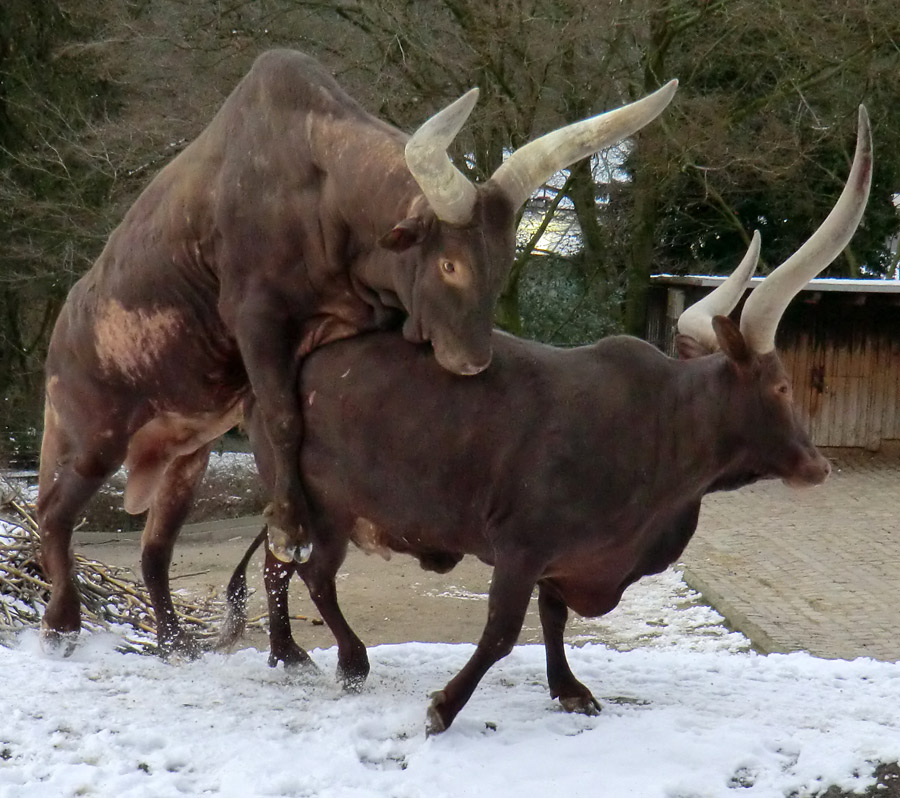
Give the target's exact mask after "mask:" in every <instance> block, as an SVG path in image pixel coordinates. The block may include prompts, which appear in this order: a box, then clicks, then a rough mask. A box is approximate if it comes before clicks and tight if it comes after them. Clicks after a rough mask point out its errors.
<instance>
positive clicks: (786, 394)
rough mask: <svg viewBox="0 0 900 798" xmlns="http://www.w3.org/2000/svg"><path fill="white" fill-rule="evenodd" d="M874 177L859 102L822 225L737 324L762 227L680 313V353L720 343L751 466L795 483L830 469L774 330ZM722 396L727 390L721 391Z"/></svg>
mask: <svg viewBox="0 0 900 798" xmlns="http://www.w3.org/2000/svg"><path fill="white" fill-rule="evenodd" d="M871 181H872V136H871V131H870V129H869V119H868V115H867V114H866V111H865V108H863V107H860V109H859V131H858V135H857V142H856V154H855V155H854V158H853V166H852V168H851V170H850V177H849V178H848V179H847V184H846V186H844V190H843V192H842V193H841V196H840V198H839V199H838V201H837V204H836V205H835V206H834V208H833V209H832V211H831V213H830V214H829V215H828V218H827V219H826V220H825V221H824V222H823V223H822V225H821V227H819V229H818V230H817V231H816V232H815V233H813V235H812V236H811V237H810V238H809V240H808V241H806V243H805V244H803V246H802V247H800V249H798V250H797V251H796V252H795V253H794V254H793V255H791V257H790V258H788V259H787V260H786V261H785V262H784V263H782V264H781V265H780V266H779V267H778V268H777V269H775V270H774V271H773V272H772V273H771V274H769V275H768V276H767V277H766V278H765V280H763V281H762V283H760V284H759V285H758V286H757V287H756V288H755V289H754V291H753V292H752V293H751V294H750V296H749V297H748V298H747V301H746V303H745V304H744V308H743V311H742V313H741V321H740V326H738V325H737V324H735V323H734V322H733V321H732V320H731V319H730V318H728V314H729V313H730V312H731V311H732V310H733V309H734V307H735V306H736V304H737V302H738V300H739V299H740V298H741V296H742V295H743V293H744V291H745V289H746V288H747V286H748V285H749V282H750V277H751V275H752V273H753V270H754V269H755V268H756V262H757V259H758V257H759V233H754V235H753V241H752V242H751V245H750V249H749V250H748V252H747V255H746V256H745V258H744V260H743V261H742V262H741V264H740V266H738V268H737V269H736V270H735V272H734V273H733V274H732V275H731V276H730V277H729V278H728V279H727V280H726V281H725V282H724V283H723V284H722V285H720V286H719V287H718V288H717V289H716V290H715V291H713V292H712V293H711V294H709V295H708V296H707V297H705V298H704V299H702V300H701V301H700V302H698V303H696V304H695V305H692V306H691V307H690V308H688V309H687V310H685V311H684V313H682V314H681V317H680V318H679V320H678V330H679V333H680V335H679V338H678V348H679V351H680V353H681V354H682V356H683V357H694V356H697V355H700V354H704V353H708V352H711V351H715V350H721V352H722V353H723V354H724V356H725V357H726V358H727V360H728V364H729V375H730V379H731V388H732V390H729V391H728V392H727V396H728V399H727V404H728V406H727V411H726V412H727V413H728V414H729V416H730V417H732V418H733V419H734V425H733V426H732V427H731V431H732V434H733V436H734V437H733V438H732V442H733V441H734V439H735V438H736V439H737V446H735V447H734V450H735V451H740V452H741V453H742V456H743V457H744V459H745V466H746V468H747V470H748V473H751V474H755V475H757V476H760V477H762V476H777V477H780V478H781V479H782V480H783V481H784V482H785V483H787V484H789V485H791V486H795V487H796V486H801V485H818V484H820V483H821V482H823V481H824V480H825V478H826V477H827V476H828V474H829V473H830V471H831V467H830V465H829V463H828V461H827V460H826V459H825V458H824V457H823V456H822V454H821V453H820V452H819V451H818V449H816V447H815V446H814V445H813V443H812V441H810V439H809V436H808V435H807V434H806V432H805V430H804V429H803V427H802V425H801V423H800V421H799V419H798V417H797V412H796V409H795V406H794V402H793V397H792V394H791V383H790V379H789V378H788V375H787V372H786V371H785V368H784V366H783V365H782V363H781V359H780V358H779V357H778V353H777V352H776V351H775V331H776V329H777V327H778V322H779V321H780V320H781V316H782V314H783V313H784V311H785V308H786V307H787V305H788V303H789V302H790V301H791V300H792V299H793V298H794V296H796V294H797V293H798V292H799V291H800V290H801V289H802V288H803V287H804V286H805V285H806V284H807V283H808V282H809V281H810V280H811V279H812V278H813V277H815V276H816V275H817V274H819V272H821V271H822V270H823V269H825V267H826V266H828V264H829V263H831V261H832V260H834V259H835V258H836V257H837V256H838V255H839V254H840V252H841V250H843V249H844V247H845V246H846V245H847V243H848V242H849V241H850V238H851V237H852V236H853V234H854V232H855V231H856V228H857V226H858V225H859V222H860V219H861V218H862V214H863V211H864V210H865V207H866V201H867V200H868V196H869V188H870V185H871ZM723 399H724V397H723Z"/></svg>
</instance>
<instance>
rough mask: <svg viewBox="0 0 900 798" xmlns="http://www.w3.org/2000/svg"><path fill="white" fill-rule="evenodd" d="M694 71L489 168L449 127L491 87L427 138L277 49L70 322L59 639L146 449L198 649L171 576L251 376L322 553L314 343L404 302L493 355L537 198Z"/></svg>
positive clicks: (460, 347) (162, 191) (471, 352)
mask: <svg viewBox="0 0 900 798" xmlns="http://www.w3.org/2000/svg"><path fill="white" fill-rule="evenodd" d="M674 90H675V85H674V82H673V83H672V84H669V85H668V86H666V87H664V88H663V89H660V90H659V91H658V92H656V93H655V94H654V95H651V96H650V97H648V98H645V99H643V100H640V101H638V102H637V103H633V104H631V105H629V106H625V107H624V108H621V109H618V110H616V111H612V112H610V113H608V114H604V115H601V116H598V117H593V118H592V119H589V120H585V121H584V122H579V123H576V124H574V125H571V126H569V127H566V128H563V129H561V130H558V131H554V132H552V133H549V134H547V135H546V136H543V137H541V138H539V139H537V140H536V141H533V142H531V143H530V144H527V145H526V146H524V147H523V148H521V149H520V150H518V151H517V152H515V153H513V154H512V155H511V156H510V157H509V159H508V160H507V161H506V162H505V163H504V164H503V165H501V167H500V168H499V169H498V170H497V171H496V172H495V173H494V175H493V176H492V178H491V179H490V180H488V181H487V182H486V183H484V184H483V185H474V184H473V183H471V182H469V180H467V179H466V178H465V177H464V176H463V175H462V173H460V172H459V171H457V170H456V169H455V168H454V167H453V166H452V164H451V163H450V160H449V158H448V156H447V154H446V148H447V146H448V145H449V143H450V142H451V140H452V139H453V137H454V136H455V135H456V133H457V132H458V130H459V129H460V127H461V126H462V124H463V123H464V121H465V119H466V117H467V116H468V114H469V112H470V111H471V109H472V106H473V104H474V102H475V99H476V95H477V93H476V91H475V90H473V91H471V92H469V93H468V94H466V95H465V96H463V97H462V98H460V99H459V100H457V101H456V102H454V103H453V104H452V105H450V106H449V107H447V108H446V109H444V110H443V111H441V112H440V113H438V114H437V115H435V116H434V117H432V118H431V119H430V120H428V121H427V122H426V123H425V124H424V125H423V126H422V127H421V128H420V129H419V130H418V131H417V132H416V133H415V134H414V135H413V136H412V137H407V136H406V135H405V134H403V133H402V132H400V131H399V130H397V129H395V128H393V127H391V126H390V125H387V124H385V123H384V122H381V121H379V120H378V119H376V118H374V117H372V116H370V115H369V114H367V113H366V112H365V111H364V110H363V109H362V108H360V106H359V105H358V104H357V103H356V102H355V101H354V100H352V99H351V98H350V97H349V96H347V94H345V93H344V92H343V90H342V89H341V88H340V87H339V86H338V85H337V83H335V81H334V80H333V79H332V78H331V77H330V76H329V75H328V74H327V73H326V72H325V71H324V70H323V69H322V68H321V67H320V66H319V65H318V64H317V63H316V61H314V60H313V59H311V58H309V57H307V56H305V55H302V54H300V53H296V52H291V51H273V52H271V53H267V54H265V55H263V56H261V57H260V58H259V59H258V60H257V61H256V63H255V64H254V66H253V68H252V69H251V71H250V72H249V74H248V75H247V76H246V77H245V78H244V79H243V80H242V81H241V82H240V84H239V85H238V86H237V88H235V90H234V91H233V92H232V94H231V95H230V96H229V97H228V99H227V100H226V101H225V103H224V105H223V106H222V108H221V110H220V111H219V112H218V113H217V114H216V116H215V117H214V118H213V120H212V122H211V123H210V124H209V126H208V127H207V128H206V129H205V130H204V131H203V132H202V133H201V134H200V135H199V136H198V137H197V139H196V140H195V141H193V142H192V143H191V144H190V145H189V146H188V147H187V148H186V149H185V150H184V151H183V152H182V153H181V154H180V155H178V157H176V158H175V159H174V160H173V161H172V162H171V163H170V164H168V165H167V166H166V167H165V168H164V169H163V170H162V171H161V172H160V173H159V174H158V175H157V176H156V178H155V179H154V180H153V181H152V182H151V183H150V185H149V186H148V187H147V189H146V190H145V191H144V192H143V193H142V194H141V196H140V197H139V198H138V199H137V201H136V202H135V203H134V205H133V206H132V208H131V209H130V210H129V211H128V213H127V214H126V216H125V218H124V220H123V221H122V224H121V225H120V226H119V227H118V228H117V229H116V230H115V231H114V232H113V233H112V235H111V236H110V239H109V241H108V243H107V245H106V247H105V249H104V250H103V252H102V254H101V255H100V257H99V258H98V260H97V262H96V263H95V264H94V266H93V268H92V269H91V270H90V271H89V272H88V273H87V274H86V275H85V276H84V277H83V278H82V279H81V280H79V281H78V283H77V284H76V285H75V286H74V287H73V288H72V290H71V292H70V294H69V297H68V299H67V301H66V304H65V306H64V307H63V310H62V312H61V313H60V316H59V319H58V321H57V324H56V328H55V329H54V332H53V337H52V339H51V342H50V349H49V354H48V358H47V382H46V393H47V399H46V410H45V426H44V440H43V445H42V450H41V468H40V488H39V496H38V520H39V523H40V527H41V536H42V547H43V561H44V568H45V571H46V574H47V576H48V577H49V578H50V580H51V582H52V585H53V593H52V598H51V601H50V604H49V606H48V608H47V612H46V614H45V616H44V637H45V639H46V640H47V641H49V642H51V643H54V644H60V643H64V648H65V649H67V650H68V649H69V646H70V644H71V640H72V639H73V638H74V636H75V635H76V634H77V632H78V629H79V627H80V607H79V597H78V592H77V589H76V587H75V583H74V581H73V579H72V555H71V551H70V543H71V537H72V527H73V524H74V523H75V521H76V519H77V517H78V515H79V513H80V512H81V511H82V509H83V507H84V505H85V504H86V502H87V501H88V499H89V498H90V497H91V496H92V495H93V494H94V493H95V492H96V490H97V489H98V488H99V487H100V485H101V484H102V483H103V482H104V481H105V480H106V479H107V477H109V475H110V474H111V473H112V472H114V471H115V470H116V469H117V468H119V466H121V465H122V464H123V463H124V464H125V466H126V467H127V469H128V472H129V476H128V483H127V487H126V491H125V508H126V510H128V511H129V512H131V513H139V512H142V511H144V510H148V509H149V516H148V519H147V525H146V528H145V530H144V534H143V538H142V570H143V575H144V579H145V582H146V584H147V586H148V589H149V591H150V596H151V600H152V602H153V605H154V607H155V610H156V617H157V630H158V635H159V640H160V645H161V647H162V649H163V650H164V651H166V650H169V649H171V648H173V647H175V648H179V649H184V650H190V649H191V643H190V640H189V639H188V638H187V637H186V636H185V635H184V634H183V633H182V632H181V631H180V629H179V627H178V623H177V620H176V617H175V613H174V611H173V608H172V603H171V599H170V595H169V585H168V566H169V562H170V558H171V552H172V546H173V544H174V541H175V538H176V536H177V534H178V531H179V529H180V526H181V523H182V521H183V520H184V515H185V512H186V508H187V507H188V506H189V504H190V498H191V495H192V493H193V491H194V489H195V487H196V485H197V483H198V482H199V480H200V479H201V478H202V475H203V473H204V471H205V468H206V463H207V460H208V456H209V451H210V447H211V445H212V442H213V441H214V440H215V439H216V438H218V437H219V436H220V435H221V434H222V433H224V432H225V431H226V430H228V429H229V428H231V427H232V426H234V425H235V423H236V422H237V421H238V420H239V418H240V415H241V407H242V402H243V400H244V399H245V397H247V396H248V395H249V393H250V392H251V391H252V393H253V394H255V396H256V397H257V400H258V412H259V414H260V417H261V419H262V424H263V426H264V428H265V435H266V437H267V439H268V440H269V441H270V442H271V445H272V452H273V456H272V464H273V469H274V471H273V475H272V481H271V483H270V487H271V492H272V495H271V498H272V502H271V504H270V505H269V507H268V508H267V516H268V518H269V527H270V539H271V542H272V543H273V549H274V550H275V551H276V552H277V553H278V554H279V556H281V557H282V558H283V559H290V558H291V557H292V556H297V557H298V558H300V559H302V558H303V557H304V556H308V546H307V545H306V544H307V542H308V541H307V536H306V533H305V531H304V528H305V526H306V524H307V519H308V508H307V506H306V501H305V495H304V491H303V489H302V483H301V481H300V475H299V473H298V469H297V464H298V456H299V455H298V452H299V450H300V445H301V441H302V437H303V424H302V416H301V412H300V409H299V406H298V403H297V394H296V390H295V385H296V379H297V369H298V365H299V362H300V360H301V359H302V358H303V357H305V356H306V355H307V354H308V353H309V352H310V351H311V350H313V349H315V348H316V347H318V346H320V345H322V344H324V343H327V342H328V341H332V340H335V339H339V338H346V337H348V336H352V335H355V334H356V333H358V332H361V331H364V330H371V329H378V328H385V327H393V326H397V325H399V324H400V323H402V324H403V333H404V335H405V336H406V337H407V338H408V339H410V340H412V341H416V342H424V341H429V342H430V343H431V345H432V347H433V351H434V354H435V356H436V358H437V361H438V362H439V363H440V364H441V365H442V366H443V367H444V368H445V369H448V370H449V371H450V372H454V373H455V374H475V373H477V372H479V371H481V370H482V369H484V368H485V367H487V365H488V364H489V362H490V360H491V336H490V331H491V320H492V313H493V309H494V305H495V302H496V299H497V296H498V294H499V291H500V289H501V286H502V285H503V282H504V279H505V277H506V275H507V273H508V271H509V269H510V266H511V264H512V258H513V248H514V224H515V222H514V220H515V216H516V213H517V210H518V208H519V207H520V206H521V205H522V204H523V203H524V202H525V200H526V199H527V197H528V196H529V194H530V193H531V192H532V191H533V190H534V189H535V188H537V187H538V186H539V185H540V184H541V183H542V182H544V181H545V180H546V179H547V178H548V177H549V176H550V175H551V174H553V173H554V172H555V171H557V170H558V169H560V168H563V167H564V166H566V165H568V164H569V163H571V162H573V161H575V160H577V159H579V158H582V157H584V156H585V155H587V154H589V153H591V152H594V151H596V150H597V149H600V148H603V147H605V146H609V145H611V144H612V143H614V142H615V141H618V140H619V139H621V138H622V137H624V136H628V135H630V134H632V133H633V132H634V131H636V130H638V129H639V128H640V127H641V126H643V125H644V124H646V123H647V122H649V121H650V120H651V119H652V118H653V117H655V116H656V115H657V114H658V113H660V111H661V110H662V109H663V108H664V107H665V106H666V104H667V103H668V102H669V100H670V99H671V97H672V95H673V93H674Z"/></svg>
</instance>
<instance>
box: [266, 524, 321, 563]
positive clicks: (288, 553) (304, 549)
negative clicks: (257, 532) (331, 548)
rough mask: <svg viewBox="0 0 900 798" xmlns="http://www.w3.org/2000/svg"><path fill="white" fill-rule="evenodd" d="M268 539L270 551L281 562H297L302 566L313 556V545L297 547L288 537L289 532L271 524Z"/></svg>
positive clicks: (307, 544)
mask: <svg viewBox="0 0 900 798" xmlns="http://www.w3.org/2000/svg"><path fill="white" fill-rule="evenodd" d="M268 538H269V540H268V543H269V551H271V552H272V556H273V557H275V559H276V560H279V561H280V562H283V563H289V562H297V563H300V565H302V564H303V563H305V562H306V561H307V560H308V559H309V557H310V555H311V554H312V543H306V544H304V545H303V546H297V545H295V544H294V543H293V542H292V541H291V539H290V538H289V537H288V535H287V532H285V531H284V530H283V529H279V528H278V527H276V526H272V525H271V524H269V532H268Z"/></svg>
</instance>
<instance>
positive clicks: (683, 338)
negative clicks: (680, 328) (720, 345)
mask: <svg viewBox="0 0 900 798" xmlns="http://www.w3.org/2000/svg"><path fill="white" fill-rule="evenodd" d="M675 349H676V350H677V351H678V357H680V358H681V359H682V360H692V359H693V358H695V357H703V356H705V355H709V354H711V350H710V349H708V348H707V347H705V346H704V345H703V344H701V343H700V342H699V341H698V340H697V339H696V338H694V337H693V336H691V335H682V334H681V333H678V335H676V336H675Z"/></svg>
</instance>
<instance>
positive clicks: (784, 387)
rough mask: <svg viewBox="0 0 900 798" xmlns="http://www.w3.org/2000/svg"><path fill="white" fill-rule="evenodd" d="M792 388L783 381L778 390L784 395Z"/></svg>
mask: <svg viewBox="0 0 900 798" xmlns="http://www.w3.org/2000/svg"><path fill="white" fill-rule="evenodd" d="M790 389H791V388H790V386H789V385H788V384H787V383H786V382H783V383H781V385H779V386H778V388H777V389H776V390H777V391H778V393H780V394H781V395H782V396H784V395H786V394H787V393H788V391H790Z"/></svg>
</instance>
